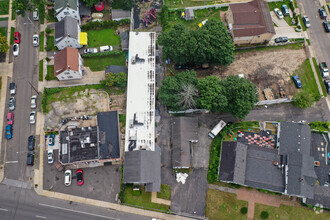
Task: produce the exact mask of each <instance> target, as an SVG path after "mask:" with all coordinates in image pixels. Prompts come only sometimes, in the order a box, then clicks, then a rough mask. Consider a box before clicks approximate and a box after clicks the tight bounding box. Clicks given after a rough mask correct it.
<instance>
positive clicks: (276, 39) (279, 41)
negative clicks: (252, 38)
mask: <svg viewBox="0 0 330 220" xmlns="http://www.w3.org/2000/svg"><path fill="white" fill-rule="evenodd" d="M288 41H289V38H287V37H277V38H275V43H286V42H288Z"/></svg>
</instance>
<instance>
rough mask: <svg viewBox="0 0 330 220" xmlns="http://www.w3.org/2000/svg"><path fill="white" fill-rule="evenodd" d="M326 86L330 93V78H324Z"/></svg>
mask: <svg viewBox="0 0 330 220" xmlns="http://www.w3.org/2000/svg"><path fill="white" fill-rule="evenodd" d="M324 85H325V88H326V89H327V93H328V94H330V79H325V80H324Z"/></svg>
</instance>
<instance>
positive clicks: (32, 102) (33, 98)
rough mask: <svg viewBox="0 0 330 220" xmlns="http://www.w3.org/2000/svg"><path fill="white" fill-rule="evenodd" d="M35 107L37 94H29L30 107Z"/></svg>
mask: <svg viewBox="0 0 330 220" xmlns="http://www.w3.org/2000/svg"><path fill="white" fill-rule="evenodd" d="M36 107H37V96H36V95H33V96H31V108H36Z"/></svg>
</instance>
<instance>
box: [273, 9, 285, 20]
mask: <svg viewBox="0 0 330 220" xmlns="http://www.w3.org/2000/svg"><path fill="white" fill-rule="evenodd" d="M274 12H275V14H276V16H277V17H278V18H279V19H282V18H283V14H282V12H281V10H280V9H278V8H275V9H274Z"/></svg>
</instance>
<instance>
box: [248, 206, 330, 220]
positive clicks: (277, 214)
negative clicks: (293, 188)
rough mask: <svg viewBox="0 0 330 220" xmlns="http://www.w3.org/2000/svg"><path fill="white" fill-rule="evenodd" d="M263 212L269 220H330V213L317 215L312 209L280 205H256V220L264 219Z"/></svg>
mask: <svg viewBox="0 0 330 220" xmlns="http://www.w3.org/2000/svg"><path fill="white" fill-rule="evenodd" d="M262 211H267V212H268V213H269V217H268V219H269V220H272V219H317V220H323V219H324V220H326V219H329V218H330V214H329V212H326V211H324V213H322V214H318V215H317V214H315V212H314V211H313V210H312V209H311V208H307V207H302V206H300V207H295V206H286V205H280V207H273V206H267V205H261V204H255V209H254V219H256V220H257V219H262V218H261V217H260V214H261V212H262Z"/></svg>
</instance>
